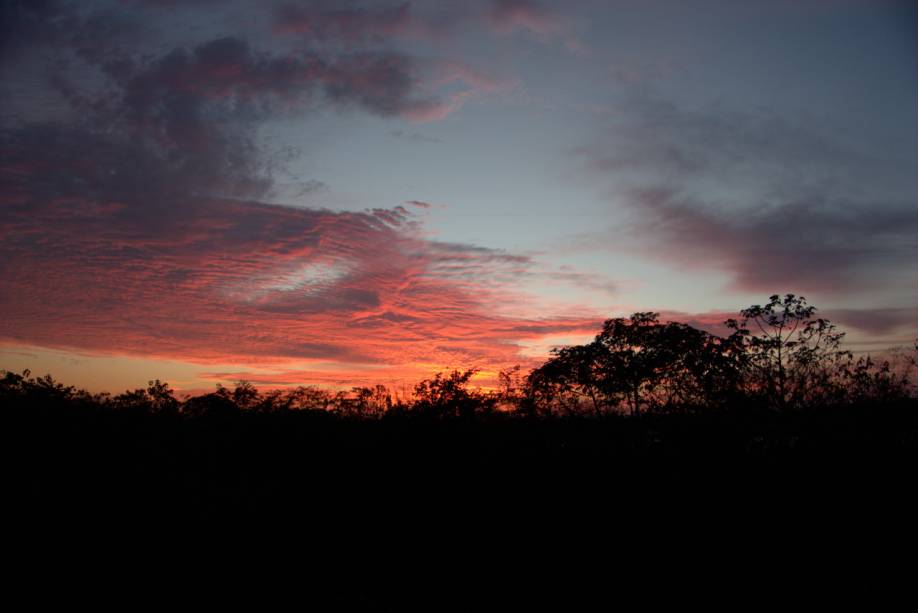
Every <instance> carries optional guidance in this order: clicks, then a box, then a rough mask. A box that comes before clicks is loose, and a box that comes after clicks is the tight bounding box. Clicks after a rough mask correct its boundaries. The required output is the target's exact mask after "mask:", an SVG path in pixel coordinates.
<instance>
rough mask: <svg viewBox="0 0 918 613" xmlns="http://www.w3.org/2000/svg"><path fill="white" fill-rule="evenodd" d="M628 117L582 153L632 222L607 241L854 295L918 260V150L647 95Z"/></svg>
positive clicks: (737, 277)
mask: <svg viewBox="0 0 918 613" xmlns="http://www.w3.org/2000/svg"><path fill="white" fill-rule="evenodd" d="M622 109H623V112H622V113H621V114H620V118H619V119H618V121H616V122H615V123H614V124H612V125H611V127H610V128H609V131H608V132H607V134H608V138H607V140H605V141H604V142H599V143H594V144H593V145H590V146H588V147H584V148H582V149H580V150H578V152H577V154H578V155H580V156H583V157H585V158H586V159H587V160H588V164H589V166H590V168H591V169H592V171H593V172H594V173H595V175H596V176H601V177H603V184H604V189H606V190H608V193H609V197H610V201H612V202H614V203H615V204H616V205H617V206H618V207H620V208H619V209H618V216H619V217H621V214H622V213H623V212H624V213H625V215H626V217H625V218H626V219H627V221H625V222H622V223H620V224H619V225H618V226H617V227H616V228H614V229H612V230H611V234H612V236H613V237H614V240H611V241H609V240H608V238H609V235H608V234H606V236H605V239H606V240H605V242H606V244H613V245H619V246H622V247H627V248H637V249H639V250H641V251H642V252H644V253H646V254H647V255H649V256H651V257H654V258H658V259H661V260H664V261H667V262H670V263H673V264H675V265H676V266H679V267H690V268H696V269H697V268H709V269H714V270H723V271H725V272H727V273H728V274H729V275H730V282H731V283H732V285H733V286H734V287H737V288H741V289H744V290H755V291H777V290H776V288H788V287H790V288H796V290H797V291H803V292H806V291H811V290H815V289H819V290H821V291H827V292H851V291H858V290H859V289H862V288H866V287H868V286H870V285H871V283H877V282H882V281H883V280H886V281H888V280H889V277H895V276H897V275H901V274H902V272H903V269H906V268H907V267H909V266H911V265H912V264H913V263H914V262H916V261H918V240H916V238H915V237H916V236H918V176H916V174H915V173H914V168H918V148H916V149H915V150H913V151H910V150H909V149H908V148H903V147H895V148H893V147H890V148H888V149H887V150H884V149H883V148H882V146H881V145H882V143H881V142H879V141H877V142H850V141H848V140H846V139H845V138H843V137H841V135H833V134H831V133H829V132H828V131H827V130H826V129H825V126H820V124H819V122H818V121H816V120H815V119H814V120H813V121H812V122H807V121H803V120H796V119H794V118H793V117H792V116H790V115H784V116H781V117H779V116H777V115H775V114H773V113H769V112H766V111H757V112H745V113H743V112H737V111H734V110H731V109H728V108H719V107H716V106H713V107H707V108H702V109H699V110H687V109H684V108H680V107H677V106H676V105H674V104H671V103H669V102H667V101H666V100H664V99H662V98H660V97H659V96H656V95H652V94H649V93H648V92H647V91H646V90H641V92H640V93H633V94H632V97H631V98H630V99H629V100H628V101H627V102H626V103H624V105H623V106H622ZM904 138H906V139H908V138H910V137H909V135H908V134H907V133H906V134H905V135H904ZM916 145H918V143H916ZM602 240H603V239H597V240H594V241H591V242H590V243H589V244H591V245H597V244H599V243H600V242H601V241H602Z"/></svg>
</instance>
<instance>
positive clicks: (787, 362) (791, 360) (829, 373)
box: [725, 294, 851, 409]
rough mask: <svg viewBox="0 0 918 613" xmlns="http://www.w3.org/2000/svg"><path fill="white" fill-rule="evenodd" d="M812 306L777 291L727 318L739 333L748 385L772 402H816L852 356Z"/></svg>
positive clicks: (782, 404)
mask: <svg viewBox="0 0 918 613" xmlns="http://www.w3.org/2000/svg"><path fill="white" fill-rule="evenodd" d="M815 312H816V307H813V306H810V305H808V304H807V302H806V299H805V298H804V297H803V296H795V295H794V294H785V295H784V296H783V297H782V296H779V295H777V294H775V295H773V296H771V297H770V298H769V301H768V303H766V304H764V305H753V306H751V307H749V308H748V309H743V310H742V311H741V312H740V314H741V316H742V317H741V319H739V320H736V319H729V320H727V321H726V322H725V323H726V325H727V327H729V328H731V329H733V330H735V333H736V334H737V335H738V336H739V337H740V338H742V339H743V343H744V349H745V353H746V359H747V364H748V366H749V369H748V374H747V377H748V379H747V386H748V388H749V389H750V391H752V392H753V393H758V394H761V395H764V396H765V398H766V399H767V401H768V402H769V404H771V405H772V406H774V407H776V408H779V409H786V408H791V407H799V406H802V405H803V404H806V403H810V404H812V403H813V402H817V401H818V400H819V398H820V397H824V395H825V394H824V393H820V392H824V391H825V389H826V387H827V386H828V385H829V384H830V382H831V381H832V379H833V377H834V374H835V373H836V372H837V370H838V369H839V367H841V366H842V365H843V364H844V361H845V360H846V359H850V357H851V354H850V352H848V351H845V350H842V349H841V348H840V345H841V341H842V339H843V338H844V336H845V335H844V333H843V332H839V331H838V330H837V328H836V327H835V325H833V324H832V323H831V322H829V320H827V319H823V318H817V317H815Z"/></svg>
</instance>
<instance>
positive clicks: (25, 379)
mask: <svg viewBox="0 0 918 613" xmlns="http://www.w3.org/2000/svg"><path fill="white" fill-rule="evenodd" d="M727 329H728V330H729V331H730V334H729V335H728V336H726V337H718V336H715V335H713V334H711V333H708V332H705V331H702V330H698V329H696V328H693V327H691V326H688V325H686V324H681V323H668V322H661V321H660V320H659V318H658V316H657V315H656V314H654V313H636V314H634V315H633V316H631V317H629V318H618V319H611V320H609V321H607V322H606V323H605V325H604V326H603V329H602V330H601V331H600V332H599V334H598V335H597V336H596V338H595V339H594V340H593V341H592V342H591V343H588V344H586V345H582V346H573V347H565V348H560V349H558V350H556V351H555V352H554V353H553V355H552V357H551V358H550V359H549V360H548V361H547V362H546V363H545V364H543V365H542V366H541V367H539V368H537V369H535V370H534V371H532V372H531V373H529V374H528V375H525V374H524V373H522V372H521V371H520V369H519V368H516V369H511V370H508V371H505V372H503V373H501V374H500V376H499V386H498V387H497V389H493V390H482V389H479V388H476V387H474V386H473V384H472V381H473V377H474V374H475V371H474V370H473V369H471V370H465V371H453V372H450V373H445V374H443V373H441V374H437V375H435V376H434V377H433V378H431V379H427V380H425V381H421V382H420V383H418V384H417V386H416V387H415V388H414V390H413V393H411V394H407V395H406V394H405V393H401V394H398V393H395V392H394V391H391V390H389V389H387V388H386V387H384V386H375V387H368V388H362V387H361V388H354V389H352V390H350V391H332V390H326V389H320V388H317V387H308V386H304V387H298V388H295V389H283V390H273V391H269V392H260V391H259V390H257V389H256V388H255V387H254V386H253V385H251V384H250V383H246V382H240V383H239V384H238V385H236V386H235V387H233V388H228V387H220V386H218V388H217V389H216V391H215V392H213V393H210V394H205V395H199V396H194V397H185V398H179V397H178V396H177V395H176V393H175V392H174V391H173V390H172V389H171V388H170V387H169V386H168V385H167V384H166V383H163V382H160V381H152V382H150V384H149V385H148V386H147V387H146V388H142V389H136V390H132V391H128V392H125V393H122V394H119V395H115V396H111V395H107V394H90V393H88V392H86V391H83V390H79V389H76V388H74V387H71V386H67V385H64V384H62V383H59V382H57V381H55V380H53V379H52V378H51V377H50V376H44V377H33V376H31V374H30V373H28V372H25V373H22V374H17V373H12V372H5V373H4V374H3V376H2V379H0V405H2V421H3V427H2V429H0V431H2V437H3V441H2V443H3V449H4V453H5V454H6V456H7V457H6V460H5V466H6V467H7V469H8V470H7V474H8V476H9V478H8V480H7V492H12V494H13V496H12V499H13V500H14V501H15V503H14V506H16V507H20V508H21V509H20V510H22V511H23V512H24V514H25V515H26V516H28V517H29V520H30V521H32V522H38V524H39V525H41V526H43V527H42V530H47V529H48V526H56V525H62V524H61V522H62V521H63V519H62V518H66V525H73V526H78V528H76V529H77V530H79V531H87V530H89V528H88V527H89V526H95V527H96V529H98V527H99V526H105V529H106V530H108V531H112V530H115V531H116V533H117V530H124V531H125V533H132V531H136V530H137V529H138V527H143V529H148V528H149V527H151V526H161V525H164V524H181V525H207V526H210V527H212V526H214V525H215V524H220V525H229V526H234V527H233V528H230V530H235V529H236V528H237V527H238V526H242V525H246V526H250V527H251V526H257V527H258V529H259V530H265V529H267V528H269V527H271V526H273V525H275V523H277V522H281V523H284V522H286V523H287V524H290V523H295V524H297V525H301V526H302V527H303V529H304V530H305V531H307V532H308V535H309V536H308V539H309V542H310V543H311V545H310V547H312V548H313V549H311V550H309V551H313V550H315V548H316V547H319V545H318V543H319V542H322V543H324V545H323V547H322V549H321V550H322V551H324V552H338V553H337V555H338V556H339V557H336V558H334V560H335V562H334V563H332V562H331V561H329V562H328V564H326V566H328V567H329V568H332V569H337V568H342V569H343V568H347V569H351V568H352V566H353V565H355V564H360V560H355V559H353V558H349V557H348V555H347V552H348V551H350V549H349V547H355V548H359V550H360V551H368V550H369V551H375V550H378V551H383V552H392V551H399V550H400V548H402V547H404V546H405V542H406V539H407V538H408V536H407V535H411V539H413V541H414V543H415V544H417V543H422V544H426V541H427V540H428V539H430V538H433V537H432V536H431V535H436V539H438V540H436V541H434V542H433V543H432V544H431V545H430V546H431V547H436V548H437V549H438V550H439V551H440V552H441V555H442V552H443V551H450V550H451V549H450V548H451V547H460V546H461V543H460V542H459V541H461V540H462V538H463V537H462V536H461V535H463V534H466V533H468V532H475V534H476V535H477V538H478V539H479V540H482V539H484V538H485V537H483V536H482V534H487V535H490V536H488V537H487V539H498V538H504V537H503V536H502V535H504V534H506V532H507V530H516V531H517V532H516V538H517V539H519V541H518V542H519V543H525V542H530V544H531V543H538V539H539V538H542V537H544V536H545V535H547V534H550V533H552V532H553V533H555V534H574V533H577V531H578V530H580V531H581V532H580V536H579V537H578V538H581V539H584V540H583V542H587V543H588V542H592V541H591V539H593V538H595V535H596V530H598V526H608V527H610V528H612V529H614V530H613V531H615V542H616V543H618V545H617V546H618V547H621V544H622V542H623V539H632V540H634V541H640V542H641V543H643V542H644V541H645V540H646V539H647V538H649V537H648V535H649V534H652V535H654V538H658V539H661V538H666V539H672V538H675V537H674V536H673V534H675V533H676V532H678V531H685V530H689V529H688V528H686V526H687V525H688V523H687V522H689V521H690V520H689V518H691V517H693V516H694V517H695V518H696V521H698V519H697V518H698V516H699V514H702V513H703V514H705V515H706V516H707V517H708V520H709V521H710V520H711V518H716V520H717V521H718V522H725V521H738V522H745V525H746V526H747V527H748V526H750V525H752V524H750V523H749V522H750V521H751V520H750V519H749V516H748V513H749V512H750V511H749V509H755V512H756V513H759V514H761V515H762V516H765V517H767V518H768V519H767V520H766V521H765V522H764V523H762V524H757V525H756V526H757V527H756V529H757V530H760V529H763V526H764V527H766V528H767V526H770V525H771V524H770V523H769V522H771V521H772V518H773V517H782V518H792V517H794V512H795V510H796V509H798V508H800V507H799V505H800V504H801V502H802V501H803V500H811V501H812V500H813V499H818V500H825V501H826V504H829V505H832V506H833V507H834V508H833V510H832V513H834V512H835V508H839V507H838V506H837V505H841V504H848V502H840V500H841V498H840V497H848V496H856V497H857V498H858V499H859V500H861V499H862V500H869V501H870V502H871V504H880V501H885V502H883V504H884V505H887V506H884V507H883V508H884V509H886V508H888V509H906V508H909V507H906V506H902V505H901V504H900V503H901V500H900V501H899V502H889V500H890V499H891V498H896V497H909V496H910V494H911V489H912V487H911V483H912V481H913V477H914V466H918V399H916V398H915V397H914V387H912V384H911V382H910V380H909V374H910V368H911V367H913V366H914V355H907V354H906V355H903V356H902V357H901V361H900V363H894V362H891V361H879V362H878V361H876V360H874V359H871V358H868V357H860V358H855V357H854V356H852V355H851V354H850V353H848V352H846V351H844V350H842V349H841V348H840V345H839V343H840V341H841V333H840V332H838V331H837V330H836V329H835V328H834V327H833V326H832V324H831V323H829V322H827V321H825V320H822V319H818V318H816V317H815V316H814V311H813V310H812V309H811V308H810V307H808V306H807V305H806V304H805V302H804V301H803V299H801V298H797V297H794V296H784V297H773V298H772V299H771V300H770V301H769V303H768V304H766V305H764V306H754V307H751V308H750V309H746V310H744V311H743V312H742V314H741V317H740V318H738V319H736V320H731V321H730V322H728V326H727ZM902 499H903V500H904V498H902ZM714 501H720V502H719V503H717V504H715V503H714ZM744 501H745V502H744ZM718 505H720V506H718ZM897 505H898V506H897ZM740 508H742V509H744V510H742V511H739V510H738V509H740ZM730 509H732V510H730ZM726 510H730V511H729V513H733V514H734V515H725V513H727V512H728V511H726ZM638 520H640V522H641V525H644V526H645V528H644V529H643V530H638V529H637V528H636V526H638V525H639V524H638V523H636V522H637V521H638ZM702 520H703V519H702ZM521 526H535V527H534V528H528V529H527V530H526V531H521V530H522V528H521ZM626 526H627V527H628V530H625V534H620V533H619V532H618V531H619V530H621V529H623V528H624V527H626ZM648 526H649V527H648ZM692 530H694V528H692ZM90 532H91V531H90ZM690 532H691V530H689V533H690ZM232 533H233V532H229V531H228V532H226V534H232ZM450 535H452V536H450ZM664 535H668V536H664ZM282 538H286V536H284V537H282ZM450 538H452V539H453V540H452V541H450V540H449V539H450ZM565 538H567V537H565ZM571 538H573V537H571ZM444 539H446V540H444ZM519 546H522V545H519ZM632 546H633V547H634V545H632ZM643 547H644V545H643V544H639V545H638V546H636V549H637V550H640V549H641V548H643ZM326 555H332V554H326ZM328 560H332V558H328ZM380 564H382V565H383V566H385V565H387V564H390V562H380ZM336 565H337V566H336ZM374 568H375V567H374ZM351 572H352V571H351V570H347V572H344V571H342V574H340V575H339V576H342V577H350V576H352V575H351V574H350V573H351ZM375 573H376V571H375V570H374V571H373V572H371V573H369V574H370V575H373V574H375ZM349 585H350V587H349V588H348V589H349V590H351V592H348V593H352V591H353V589H355V588H354V585H355V584H354V583H353V582H351V583H350V584H349ZM361 585H362V584H361ZM398 585H399V584H398V582H397V580H394V581H393V582H391V583H386V584H384V585H383V587H381V588H380V589H390V590H393V593H390V594H389V596H385V595H384V596H379V595H378V594H377V596H375V597H374V598H371V599H370V600H371V601H373V602H377V603H378V602H389V603H390V604H392V608H391V609H389V610H400V609H401V607H400V606H399V603H402V602H403V600H401V599H403V598H404V594H405V593H406V592H405V591H398V588H397V586H398ZM386 586H388V587H386ZM416 589H417V588H416V587H414V586H413V587H411V588H410V589H408V590H407V592H408V593H410V594H415V593H417V592H416ZM396 591H397V594H395V592H396ZM393 594H395V595H393ZM452 597H454V598H458V596H455V595H454V596H452ZM456 603H461V600H455V601H453V604H454V605H455V607H456V608H458V609H465V610H469V609H468V607H467V606H459V605H458V604H456ZM466 604H467V605H468V606H472V605H471V604H469V603H466ZM561 604H564V603H561ZM438 608H440V609H442V608H443V607H438Z"/></svg>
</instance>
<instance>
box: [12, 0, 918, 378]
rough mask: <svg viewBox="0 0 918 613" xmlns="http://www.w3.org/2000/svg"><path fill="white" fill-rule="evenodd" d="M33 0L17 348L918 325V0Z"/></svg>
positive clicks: (401, 374) (209, 357) (16, 159)
mask: <svg viewBox="0 0 918 613" xmlns="http://www.w3.org/2000/svg"><path fill="white" fill-rule="evenodd" d="M2 7H3V8H2V11H3V16H2V22H0V30H2V31H0V88H2V89H0V111H2V112H0V124H2V132H0V133H2V136H0V173H2V174H0V177H2V178H0V369H6V370H15V371H19V370H22V369H23V368H30V369H31V370H32V371H33V373H35V374H44V373H45V372H50V373H51V374H53V375H54V376H55V377H56V378H58V379H61V380H63V381H65V382H66V383H71V384H76V385H80V386H84V387H86V388H88V389H90V390H93V391H99V390H111V391H121V390H123V389H125V388H128V387H137V386H142V385H145V383H146V382H147V380H148V379H152V378H157V377H158V378H160V379H164V380H168V381H169V382H170V383H172V384H173V385H174V386H175V387H176V388H179V389H182V390H200V389H208V388H212V387H213V385H214V384H216V383H218V382H222V383H228V382H231V381H234V380H237V379H248V380H251V381H253V382H255V383H256V384H258V385H259V386H261V387H272V386H279V385H289V384H300V383H304V384H320V385H328V386H336V387H349V386H351V385H363V384H370V383H377V382H379V383H387V384H394V385H399V384H410V383H412V382H414V381H416V380H418V379H419V378H422V377H425V376H429V375H431V374H433V373H434V372H436V371H438V370H443V369H447V368H454V367H455V368H465V367H478V368H481V369H482V377H481V378H480V379H479V381H480V382H483V383H484V384H487V382H488V380H489V377H491V376H493V373H494V372H496V371H497V370H498V369H499V368H504V367H508V366H513V365H515V364H520V365H521V366H522V367H523V368H524V369H525V368H528V367H531V366H532V365H534V364H537V363H538V361H539V360H540V359H543V358H544V357H545V356H546V354H547V352H548V350H549V349H550V348H551V347H553V346H557V345H562V344H566V343H572V342H582V341H584V340H586V339H588V338H590V337H592V335H594V334H595V333H596V332H597V331H598V330H599V327H600V324H601V322H602V320H603V319H605V318H608V317H613V316H622V315H628V314H630V313H632V312H635V311H647V310H653V311H659V312H661V313H662V314H663V317H664V318H673V319H678V320H680V321H685V322H688V323H693V324H694V325H701V326H708V327H709V328H710V329H712V330H715V331H716V330H717V329H718V328H717V324H718V323H719V322H722V321H723V319H725V318H726V317H729V316H733V315H735V313H736V312H737V310H738V309H740V308H743V307H746V306H749V305H750V304H754V303H762V302H764V301H766V300H767V297H768V295H770V294H772V293H785V292H792V293H796V294H802V295H804V296H806V297H807V298H808V299H809V302H810V303H811V304H814V305H816V306H817V307H819V313H820V314H822V315H824V316H826V317H828V318H830V319H831V320H832V321H834V322H836V323H838V324H839V325H840V326H841V327H843V328H844V329H845V330H846V331H847V332H848V340H849V342H850V345H849V346H850V347H851V348H852V349H855V350H859V351H863V350H871V351H878V350H882V349H885V348H888V347H891V346H896V345H905V344H908V343H910V342H913V340H912V339H914V338H915V337H916V336H918V3H915V2H913V1H901V2H893V1H883V0H799V1H790V0H787V1H780V0H772V1H768V2H765V1H760V2H744V1H738V0H724V1H706V2H702V1H692V2H688V1H685V2H683V1H672V2H664V1H657V0H630V1H626V0H622V1H617V0H609V1H601V0H566V1H557V2H549V1H547V0H545V1H541V2H535V1H529V0H469V1H464V2H459V1H441V2H436V1H416V2H398V1H395V2H388V1H384V2H347V1H337V2H334V1H330V0H329V1H302V0H301V1H294V0H282V1H279V2H272V1H269V0H264V1H260V2H255V1H249V2H243V1H237V2H231V1H228V2H220V1H218V0H187V1H184V2H183V1H181V0H172V1H170V0H145V1H143V0H109V1H102V0H98V1H94V2H93V1H81V2H65V1H55V0H41V1H23V2H16V1H12V2H8V1H4V2H3V3H2ZM711 326H713V327H711Z"/></svg>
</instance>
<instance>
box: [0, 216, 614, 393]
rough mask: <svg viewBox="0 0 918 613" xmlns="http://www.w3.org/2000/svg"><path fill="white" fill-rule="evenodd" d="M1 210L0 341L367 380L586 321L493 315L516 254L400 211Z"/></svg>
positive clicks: (486, 355) (498, 361) (512, 358)
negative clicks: (422, 224) (446, 236)
mask: <svg viewBox="0 0 918 613" xmlns="http://www.w3.org/2000/svg"><path fill="white" fill-rule="evenodd" d="M6 212H7V215H5V216H4V218H5V223H4V224H3V226H2V239H3V240H2V245H3V246H2V248H0V256H2V261H3V262H4V267H3V268H2V270H0V280H2V287H3V292H2V294H0V310H2V312H3V313H4V318H3V320H2V321H0V337H2V338H4V339H5V340H7V341H13V342H17V343H23V344H32V345H41V346H50V347H69V348H79V349H83V350H93V351H100V352H106V353H124V354H134V355H147V356H157V357H165V358H171V359H180V360H187V361H193V362H203V363H207V362H212V363H217V362H220V363H226V362H236V363H240V364H281V363H284V362H312V363H318V362H321V363H326V364H327V363H333V364H337V365H338V366H337V367H335V370H333V371H329V370H327V369H326V370H322V369H317V370H315V371H313V370H310V371H309V377H310V379H309V380H310V381H311V382H331V381H344V380H347V381H350V382H369V381H371V380H379V379H380V378H381V377H383V378H386V379H388V380H405V379H408V378H416V377H417V376H423V375H425V374H429V373H430V372H431V371H433V370H437V369H441V368H447V367H450V366H456V367H459V366H472V365H476V366H479V367H483V368H485V369H491V370H494V369H496V368H499V367H504V366H509V365H512V364H515V363H520V362H522V363H528V361H527V360H526V359H525V358H523V357H522V356H521V355H520V353H519V345H517V343H518V342H520V341H524V340H527V339H537V338H541V337H543V336H547V335H549V334H557V333H559V332H563V333H583V332H592V331H595V329H596V326H597V318H577V317H575V318H559V319H548V320H516V319H511V318H507V317H502V316H498V315H494V314H493V313H494V311H495V309H494V305H495V303H499V302H501V301H502V300H504V299H505V295H504V294H503V293H502V290H503V289H505V286H507V285H509V284H510V282H512V279H513V276H514V275H515V274H517V273H518V272H519V271H524V270H525V269H526V268H527V267H528V266H529V261H528V260H527V258H525V257H522V256H513V255H509V254H504V253H501V252H494V251H491V250H487V249H481V248H472V247H468V246H464V245H452V244H442V243H435V242H430V241H427V240H424V239H423V238H421V236H420V232H419V229H417V227H416V225H415V222H413V221H412V220H411V219H410V218H408V217H407V216H406V215H405V213H404V209H400V210H394V211H372V212H365V213H333V212H329V211H316V210H305V209H294V208H287V207H279V206H271V205H265V204H259V203H250V202H249V203H246V202H234V201H218V200H201V201H194V202H191V201H189V202H188V203H186V208H185V209H184V211H183V212H182V216H181V219H176V220H174V221H169V220H162V224H161V225H159V226H156V225H154V226H151V227H145V226H144V225H142V224H141V223H140V221H139V220H137V219H134V218H133V216H132V215H130V214H129V212H130V210H129V207H128V208H126V207H123V206H119V205H118V204H117V203H112V204H109V205H107V206H104V207H99V206H97V205H95V204H93V203H91V202H89V201H86V200H80V199H68V200H57V201H54V202H49V203H45V204H42V205H40V206H38V205H36V204H35V203H33V205H32V206H31V207H30V209H29V210H26V209H25V208H17V207H10V208H9V209H8V210H7V211H6ZM485 279H498V281H491V282H490V283H485V282H484V280H485ZM501 280H503V281H501ZM326 368H327V367H326ZM298 376H299V375H298ZM302 376H304V377H305V376H306V375H305V374H303V375H302ZM300 381H302V379H300Z"/></svg>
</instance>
